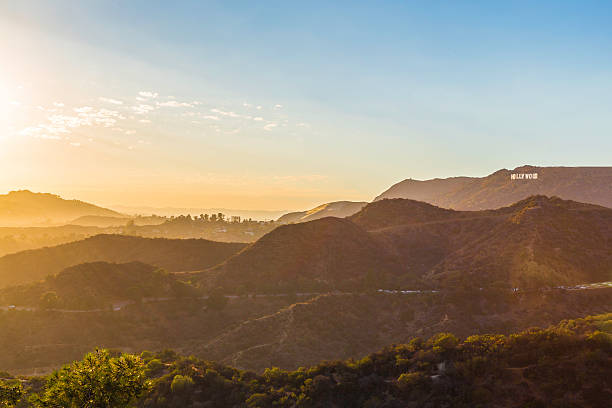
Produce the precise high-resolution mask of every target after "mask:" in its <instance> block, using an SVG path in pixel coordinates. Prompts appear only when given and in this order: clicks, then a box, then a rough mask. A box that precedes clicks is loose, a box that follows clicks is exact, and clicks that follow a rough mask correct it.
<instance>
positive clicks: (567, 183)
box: [375, 166, 612, 210]
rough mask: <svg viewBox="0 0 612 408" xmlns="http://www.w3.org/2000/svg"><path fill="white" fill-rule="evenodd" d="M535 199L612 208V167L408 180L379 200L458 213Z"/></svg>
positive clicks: (529, 168) (526, 168)
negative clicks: (403, 201) (412, 202)
mask: <svg viewBox="0 0 612 408" xmlns="http://www.w3.org/2000/svg"><path fill="white" fill-rule="evenodd" d="M532 195H547V196H557V197H560V198H563V199H566V200H574V201H579V202H583V203H590V204H598V205H602V206H604V207H610V208H612V167H538V166H521V167H517V168H515V169H513V170H508V169H502V170H498V171H496V172H495V173H493V174H491V175H489V176H486V177H452V178H446V179H433V180H424V181H420V180H413V179H406V180H404V181H402V182H399V183H397V184H395V185H393V186H391V187H390V188H389V189H388V190H386V191H385V192H383V193H382V194H381V195H379V196H378V197H376V198H375V201H378V200H382V199H385V198H407V199H411V200H418V201H425V202H428V203H431V204H434V205H437V206H439V207H444V208H453V209H455V210H485V209H494V208H499V207H503V206H507V205H510V204H512V203H515V202H517V201H519V200H522V199H524V198H526V197H529V196H532Z"/></svg>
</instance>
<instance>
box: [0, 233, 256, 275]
mask: <svg viewBox="0 0 612 408" xmlns="http://www.w3.org/2000/svg"><path fill="white" fill-rule="evenodd" d="M245 246H246V244H241V243H225V242H215V241H208V240H205V239H164V238H142V237H133V236H123V235H96V236H94V237H90V238H87V239H84V240H81V241H75V242H70V243H67V244H63V245H58V246H54V247H49V248H41V249H33V250H28V251H22V252H18V253H15V254H10V255H5V256H3V257H0V287H5V286H10V285H18V284H23V283H28V282H34V281H38V280H40V279H43V278H45V277H46V276H47V275H54V274H57V273H58V272H60V271H62V270H63V269H65V268H68V267H70V266H74V265H78V264H81V263H86V262H99V261H104V262H134V261H138V262H144V263H147V264H150V265H154V266H156V267H159V268H164V269H166V270H167V271H169V272H182V271H193V270H201V269H206V268H210V267H212V266H214V265H217V264H219V263H221V262H223V261H224V260H225V259H227V258H229V257H230V256H231V255H233V254H235V253H236V252H238V251H240V250H241V249H243V248H244V247H245Z"/></svg>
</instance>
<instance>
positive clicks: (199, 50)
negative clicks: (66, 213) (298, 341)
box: [0, 0, 612, 210]
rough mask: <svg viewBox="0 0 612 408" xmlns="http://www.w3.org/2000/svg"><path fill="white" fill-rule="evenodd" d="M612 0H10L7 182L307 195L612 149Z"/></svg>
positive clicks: (107, 201) (3, 188) (572, 161)
mask: <svg viewBox="0 0 612 408" xmlns="http://www.w3.org/2000/svg"><path fill="white" fill-rule="evenodd" d="M610 21H612V4H610V2H607V1H599V2H597V1H571V2H570V1H538V2H532V1H524V2H523V1H507V2H490V1H452V2H449V1H422V2H416V1H401V2H399V1H398V2H392V1H378V2H361V1H350V2H348V1H347V2H344V1H334V2H329V1H321V2H319V1H308V2H291V1H289V2H287V1H261V2H254V1H244V2H242V1H231V2H224V1H218V2H216V1H176V2H167V1H150V0H149V1H138V0H131V1H110V0H108V1H101V0H88V1H81V2H76V1H71V0H68V1H60V0H40V1H31V0H20V1H13V0H0V193H6V192H8V191H10V190H16V189H30V190H32V191H40V192H52V193H56V194H60V195H62V196H63V197H66V198H78V199H82V200H85V201H91V202H95V203H98V204H103V205H117V204H122V205H132V206H137V205H142V206H158V207H161V206H176V207H223V208H235V209H238V208H239V209H258V210H262V209H269V210H279V209H287V210H289V209H307V208H311V207H313V206H315V205H318V204H320V203H323V202H329V201H336V200H364V201H369V200H371V199H373V198H374V197H375V196H376V195H378V194H379V193H381V192H382V191H384V190H385V189H386V188H388V187H389V186H390V185H392V184H393V183H396V182H398V181H400V180H403V179H406V178H415V179H429V178H435V177H449V176H458V175H469V176H485V175H487V174H490V173H492V172H494V171H495V170H498V169H500V168H514V167H517V166H521V165H524V164H533V165H543V166H545V165H565V166H609V165H612V154H611V153H612V115H611V114H610V112H612V24H610Z"/></svg>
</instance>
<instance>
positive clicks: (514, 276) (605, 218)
mask: <svg viewBox="0 0 612 408" xmlns="http://www.w3.org/2000/svg"><path fill="white" fill-rule="evenodd" d="M350 220H352V221H353V222H355V223H356V224H358V225H360V226H362V227H363V228H365V229H367V230H368V231H370V232H371V233H372V234H373V235H374V236H375V237H377V238H378V240H379V241H381V242H383V243H384V244H385V245H386V247H387V248H388V249H389V251H390V252H391V253H393V254H394V255H395V256H396V257H397V258H398V260H399V262H400V263H401V264H402V265H404V266H407V267H408V270H409V272H410V273H411V274H413V275H415V276H421V277H423V278H424V279H425V280H427V281H429V282H430V283H432V284H433V285H435V286H439V285H443V286H457V285H460V286H490V285H502V286H513V287H523V288H525V287H541V286H557V285H567V284H578V283H582V282H596V281H607V280H612V209H609V208H605V207H600V206H596V205H591V204H583V203H578V202H574V201H567V200H562V199H560V198H557V197H545V196H533V197H529V198H527V199H524V200H522V201H519V202H517V203H515V204H513V205H512V206H509V207H503V208H500V209H497V210H486V211H453V210H446V209H442V208H439V207H435V206H432V205H430V204H426V203H421V202H416V201H412V200H403V199H392V200H381V201H377V202H375V203H372V204H369V205H367V206H366V207H365V208H364V209H363V210H362V211H360V212H359V213H357V214H355V215H353V216H352V217H350Z"/></svg>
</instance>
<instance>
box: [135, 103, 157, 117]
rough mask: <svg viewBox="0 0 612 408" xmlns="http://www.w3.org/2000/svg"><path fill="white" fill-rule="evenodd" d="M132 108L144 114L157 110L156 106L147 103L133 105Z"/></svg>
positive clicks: (137, 112)
mask: <svg viewBox="0 0 612 408" xmlns="http://www.w3.org/2000/svg"><path fill="white" fill-rule="evenodd" d="M132 110H133V111H134V113H136V114H137V115H144V114H147V113H149V112H151V111H153V110H155V106H152V105H147V104H140V105H135V106H132Z"/></svg>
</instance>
